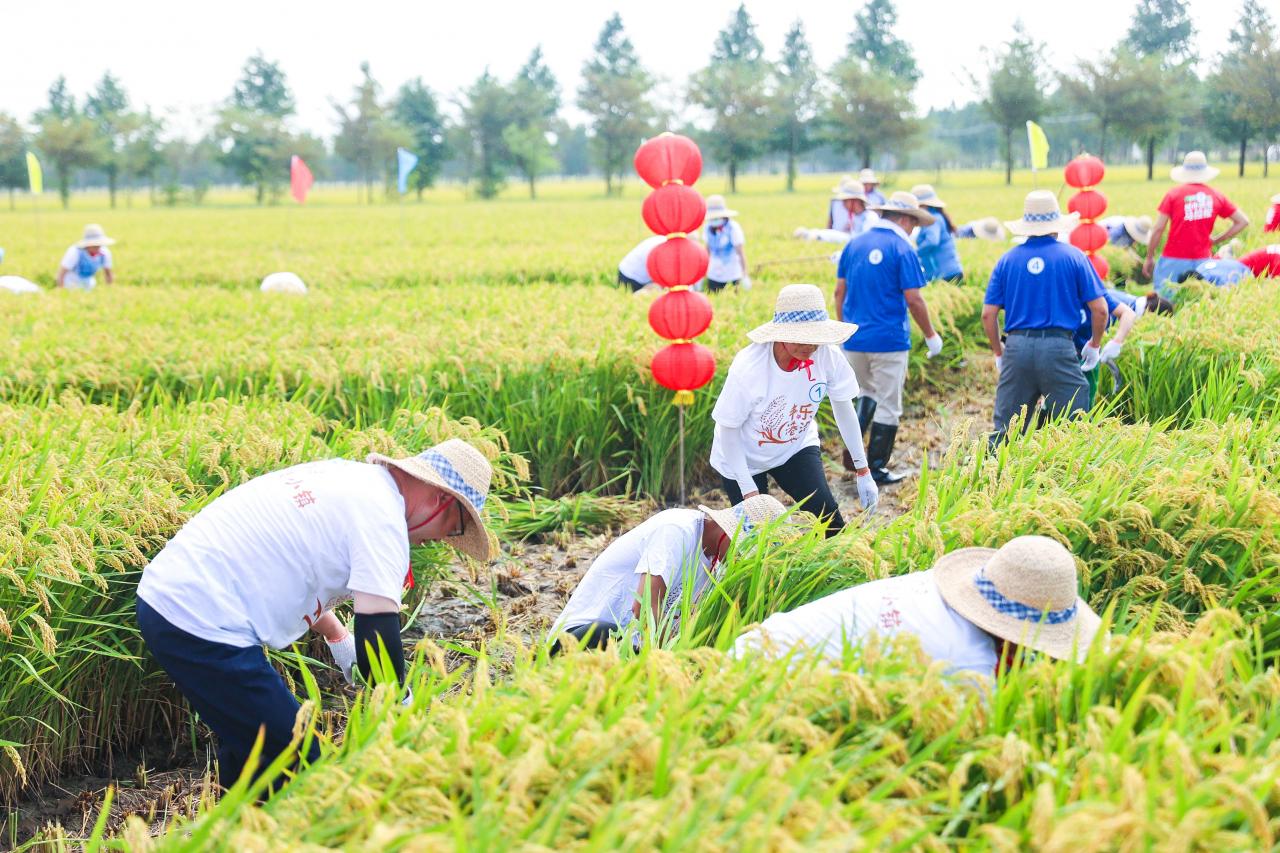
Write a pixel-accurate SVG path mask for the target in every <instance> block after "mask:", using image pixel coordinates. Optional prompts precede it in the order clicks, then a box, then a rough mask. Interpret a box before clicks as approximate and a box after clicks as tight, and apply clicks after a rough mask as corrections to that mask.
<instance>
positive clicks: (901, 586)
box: [734, 536, 1101, 676]
mask: <svg viewBox="0 0 1280 853" xmlns="http://www.w3.org/2000/svg"><path fill="white" fill-rule="evenodd" d="M1078 588H1079V580H1078V578H1077V577H1076V563H1075V558H1074V557H1072V556H1071V552H1070V551H1068V550H1067V549H1066V548H1064V547H1062V545H1060V544H1059V543H1058V542H1056V541H1055V540H1053V539H1049V538H1048V537H1045V536H1019V537H1017V538H1016V539H1012V540H1010V541H1009V542H1007V543H1006V544H1005V545H1004V546H1003V547H1001V548H1000V549H998V550H996V549H993V548H961V549H959V550H957V551H952V552H951V553H950V554H947V555H946V556H944V557H942V558H941V559H940V560H938V562H937V563H935V564H934V566H933V567H932V568H930V569H929V570H927V571H923V572H912V573H910V574H906V575H900V576H898V577H891V578H885V579H883V580H878V581H871V582H870V583H864V584H860V585H858V586H855V587H850V588H849V589H845V590H841V591H840V592H837V593H833V594H831V595H828V596H826V597H824V598H820V599H818V600H817V601H812V602H810V603H808V604H805V605H802V606H800V607H797V608H795V609H794V610H790V611H788V612H786V613H776V614H774V615H773V616H770V617H769V618H768V619H766V620H764V622H762V623H761V624H760V626H759V627H758V628H755V629H753V630H751V631H748V632H747V633H746V634H743V635H742V636H741V637H739V638H738V640H737V642H736V643H735V644H734V653H735V654H737V655H743V654H746V653H747V652H750V651H763V652H765V653H766V654H771V655H785V654H790V653H792V652H803V651H805V650H808V651H811V652H816V653H818V654H820V655H822V656H823V657H825V658H826V659H827V660H829V661H830V662H832V663H836V664H839V663H840V662H841V661H842V660H843V659H844V654H845V652H846V650H848V649H850V648H852V647H855V646H857V645H858V643H859V642H860V641H861V640H863V639H865V638H866V637H867V636H869V635H871V634H876V635H878V636H880V637H883V638H886V639H889V640H890V641H892V639H893V638H894V637H898V636H902V635H911V636H914V637H915V638H916V639H917V640H918V641H919V644H920V648H921V650H922V651H924V653H925V654H927V655H928V656H929V657H931V658H933V659H935V660H941V661H946V663H947V665H948V666H947V671H948V672H949V673H958V672H972V673H977V674H979V675H984V676H995V675H996V674H997V672H998V668H999V667H1000V666H1001V665H1007V664H1008V663H1011V662H1012V661H1013V660H1014V658H1015V656H1016V653H1017V648H1018V646H1025V647H1026V648H1028V649H1030V650H1032V651H1038V652H1043V653H1044V654H1047V655H1049V656H1050V657H1052V658H1059V659H1066V660H1080V659H1081V658H1083V657H1084V656H1085V654H1086V653H1087V652H1088V650H1089V647H1090V645H1091V644H1092V642H1093V639H1094V636H1095V635H1096V634H1097V633H1098V629H1099V627H1100V625H1101V620H1100V619H1099V618H1098V616H1097V614H1095V613H1094V612H1093V610H1091V609H1090V608H1089V604H1088V603H1087V602H1086V601H1085V600H1084V599H1082V598H1080V596H1079V594H1078V592H1077V590H1078Z"/></svg>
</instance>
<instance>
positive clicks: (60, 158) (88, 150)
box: [34, 77, 100, 207]
mask: <svg viewBox="0 0 1280 853" xmlns="http://www.w3.org/2000/svg"><path fill="white" fill-rule="evenodd" d="M34 119H35V124H36V125H37V126H38V127H39V130H38V131H37V133H36V144H37V146H38V147H39V149H40V151H41V152H42V153H43V154H44V156H45V163H46V164H47V165H51V166H53V173H54V179H55V180H56V182H57V184H58V197H59V198H60V199H62V206H63V207H67V205H68V204H69V203H70V200H71V179H72V177H73V176H74V175H75V171H76V170H77V169H85V168H90V167H93V166H96V165H97V164H98V160H99V154H100V146H99V142H98V136H97V128H96V127H95V125H94V123H93V122H92V121H91V120H90V119H88V118H86V117H85V115H84V114H83V113H81V112H80V110H79V109H77V107H76V102H75V98H74V97H73V96H72V95H71V93H70V92H69V91H68V90H67V81H66V78H65V77H59V78H58V79H57V80H55V81H54V83H53V85H52V86H50V87H49V105H48V106H47V107H46V108H44V109H42V110H40V111H38V112H37V113H36V114H35V117H34Z"/></svg>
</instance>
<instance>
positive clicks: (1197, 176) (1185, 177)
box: [1169, 151, 1218, 184]
mask: <svg viewBox="0 0 1280 853" xmlns="http://www.w3.org/2000/svg"><path fill="white" fill-rule="evenodd" d="M1169 177H1171V178H1173V179H1174V180H1175V181H1177V182H1178V183H1180V184H1203V183H1204V182H1205V181H1212V180H1213V179H1214V178H1216V177H1218V170H1217V169H1215V168H1213V167H1212V166H1210V165H1209V161H1208V159H1207V158H1206V157H1205V156H1204V152H1203V151H1188V152H1187V156H1186V157H1183V158H1182V165H1181V166H1174V167H1173V168H1172V169H1170V170H1169Z"/></svg>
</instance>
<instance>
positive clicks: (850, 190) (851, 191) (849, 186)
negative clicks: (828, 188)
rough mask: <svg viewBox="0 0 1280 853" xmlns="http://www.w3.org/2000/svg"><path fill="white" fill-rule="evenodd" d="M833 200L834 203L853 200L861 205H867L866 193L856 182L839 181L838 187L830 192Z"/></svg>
mask: <svg viewBox="0 0 1280 853" xmlns="http://www.w3.org/2000/svg"><path fill="white" fill-rule="evenodd" d="M831 197H832V198H833V199H835V200H836V201H847V200H849V199H854V200H856V201H860V202H862V203H863V204H867V193H866V191H865V190H863V189H862V184H860V183H858V182H857V181H852V180H850V181H841V183H840V186H838V187H836V188H835V189H834V190H832V196H831Z"/></svg>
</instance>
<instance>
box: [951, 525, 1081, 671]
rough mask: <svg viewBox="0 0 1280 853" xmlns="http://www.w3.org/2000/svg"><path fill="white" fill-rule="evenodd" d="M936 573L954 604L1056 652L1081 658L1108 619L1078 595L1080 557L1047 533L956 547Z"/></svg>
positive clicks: (974, 618) (1005, 634)
mask: <svg viewBox="0 0 1280 853" xmlns="http://www.w3.org/2000/svg"><path fill="white" fill-rule="evenodd" d="M933 576H934V580H935V581H937V584H938V591H939V592H940V593H942V598H943V600H944V601H946V603H947V604H948V606H950V607H951V609H952V610H954V611H956V612H957V613H959V614H960V615H961V616H963V617H964V618H965V619H968V620H969V621H970V622H972V623H973V624H975V625H977V626H978V627H979V628H981V629H982V630H984V631H986V632H987V633H988V634H993V635H995V636H997V637H1000V638H1001V639H1003V640H1008V641H1009V642H1011V643H1017V644H1018V645H1020V646H1026V647H1027V648H1029V649H1034V650H1036V651H1038V652H1044V653H1045V654H1047V655H1049V656H1050V657H1054V658H1060V659H1062V660H1071V659H1075V660H1082V659H1083V658H1084V656H1085V655H1086V654H1087V653H1088V651H1089V645H1090V644H1091V643H1092V642H1093V638H1094V636H1095V635H1097V633H1098V629H1099V627H1100V625H1101V624H1102V620H1101V619H1099V618H1098V614H1096V613H1094V612H1093V610H1092V609H1091V608H1090V607H1089V604H1088V602H1086V601H1085V600H1084V599H1083V598H1081V597H1080V595H1079V592H1078V590H1079V579H1078V578H1077V576H1076V561H1075V558H1074V557H1073V556H1071V552H1070V551H1068V550H1067V549H1066V548H1064V547H1062V545H1061V544H1059V543H1058V542H1057V541H1055V540H1053V539H1050V538H1049V537H1047V536H1019V537H1017V538H1016V539H1010V540H1009V541H1008V542H1006V543H1005V544H1004V545H1003V546H1001V547H1000V548H999V549H995V548H961V549H959V550H957V551H952V552H951V553H950V554H947V555H945V556H944V557H943V558H942V559H940V560H938V562H937V563H935V564H934V566H933Z"/></svg>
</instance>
